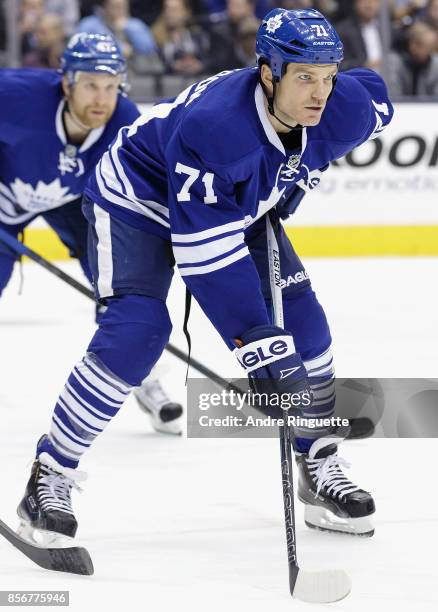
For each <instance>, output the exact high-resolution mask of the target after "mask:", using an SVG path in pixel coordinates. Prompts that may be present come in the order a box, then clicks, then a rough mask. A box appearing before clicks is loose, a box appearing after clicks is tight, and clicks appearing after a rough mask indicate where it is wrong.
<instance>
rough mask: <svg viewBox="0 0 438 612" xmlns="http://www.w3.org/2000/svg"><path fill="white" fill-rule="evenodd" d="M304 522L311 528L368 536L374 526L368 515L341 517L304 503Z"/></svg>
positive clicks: (371, 533)
mask: <svg viewBox="0 0 438 612" xmlns="http://www.w3.org/2000/svg"><path fill="white" fill-rule="evenodd" d="M304 522H305V523H306V525H307V526H308V527H310V528H312V529H320V530H322V531H331V532H333V533H344V534H347V535H355V536H362V537H368V538H370V537H371V536H372V535H373V534H374V526H373V524H372V521H371V518H370V516H361V517H358V518H342V517H340V516H336V514H334V513H333V512H331V511H330V510H327V509H326V508H322V507H321V506H311V505H309V504H307V505H306V507H305V510H304Z"/></svg>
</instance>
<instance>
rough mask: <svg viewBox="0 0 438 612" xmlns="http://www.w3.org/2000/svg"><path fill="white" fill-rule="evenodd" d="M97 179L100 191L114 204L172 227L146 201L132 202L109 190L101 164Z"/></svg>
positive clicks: (97, 170)
mask: <svg viewBox="0 0 438 612" xmlns="http://www.w3.org/2000/svg"><path fill="white" fill-rule="evenodd" d="M102 161H103V160H102ZM96 180H97V184H98V186H99V190H100V193H101V194H102V195H103V196H104V198H105V199H106V200H108V202H112V203H113V204H117V205H118V206H122V207H123V208H127V209H128V210H132V211H134V212H136V213H138V214H140V215H143V217H148V218H149V219H152V220H153V221H156V222H157V223H159V224H160V225H164V227H167V228H169V227H170V225H169V223H167V221H165V220H164V219H162V218H161V217H159V216H158V215H156V214H155V213H153V212H152V211H151V210H150V209H149V208H147V205H146V201H145V203H144V204H143V205H142V204H139V203H138V202H132V201H131V200H127V199H126V198H122V197H120V195H115V194H114V193H112V192H111V191H109V190H108V189H107V187H106V185H105V182H104V181H105V180H106V179H105V178H104V175H103V174H102V173H101V172H100V170H99V166H98V167H97V169H96Z"/></svg>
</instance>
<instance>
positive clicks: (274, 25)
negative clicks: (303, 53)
mask: <svg viewBox="0 0 438 612" xmlns="http://www.w3.org/2000/svg"><path fill="white" fill-rule="evenodd" d="M282 24H283V21H282V18H281V15H275V17H269V19H268V20H267V22H266V31H267V32H268V34H273V33H274V32H275V30H278V28H279V27H280V26H281V25H282Z"/></svg>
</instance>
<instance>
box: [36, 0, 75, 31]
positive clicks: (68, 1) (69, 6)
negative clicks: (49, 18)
mask: <svg viewBox="0 0 438 612" xmlns="http://www.w3.org/2000/svg"><path fill="white" fill-rule="evenodd" d="M44 8H45V11H46V12H47V13H54V14H56V15H59V16H60V17H61V19H62V23H63V28H64V32H65V34H66V36H70V34H73V32H74V29H75V27H76V24H77V22H78V21H79V0H45V3H44Z"/></svg>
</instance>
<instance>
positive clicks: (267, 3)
mask: <svg viewBox="0 0 438 612" xmlns="http://www.w3.org/2000/svg"><path fill="white" fill-rule="evenodd" d="M229 4H230V3H229V2H227V0H204V5H205V7H206V9H207V12H208V14H209V16H210V21H211V22H212V23H217V22H220V21H223V20H224V19H227V16H229V14H230V8H229ZM238 4H240V6H241V7H242V8H243V5H244V4H247V3H246V2H243V1H242V2H240V3H237V2H236V3H235V7H236V8H235V10H240V9H238V7H237V5H238ZM251 4H252V5H253V8H252V10H251V13H252V14H254V16H256V17H258V18H259V19H263V17H264V16H265V15H266V14H267V13H268V12H269V11H270V10H271V8H273V7H274V6H278V4H277V3H273V2H272V0H254V1H253V2H251ZM243 10H245V9H243ZM246 16H248V15H246Z"/></svg>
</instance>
